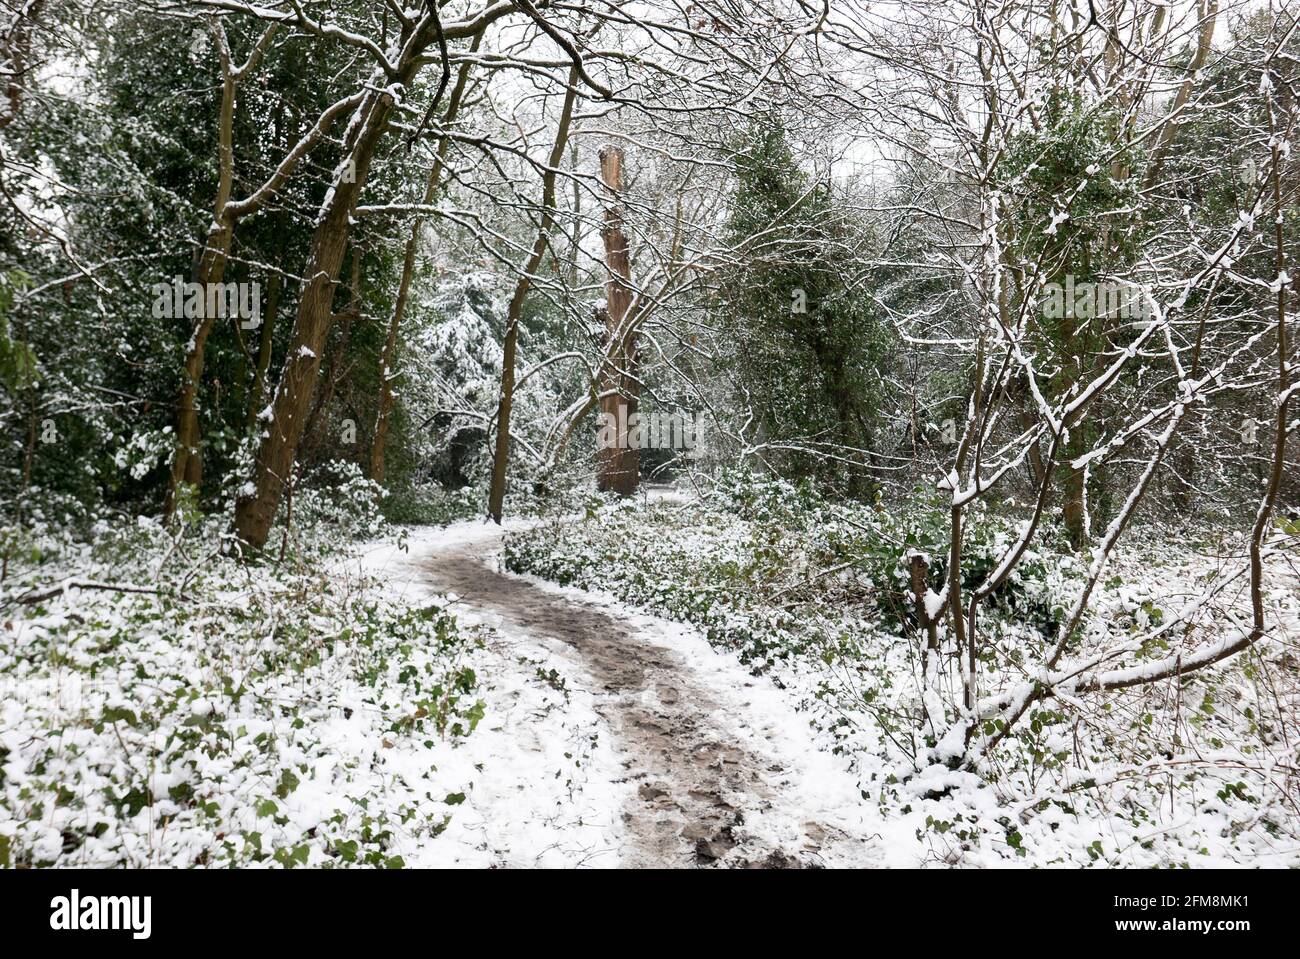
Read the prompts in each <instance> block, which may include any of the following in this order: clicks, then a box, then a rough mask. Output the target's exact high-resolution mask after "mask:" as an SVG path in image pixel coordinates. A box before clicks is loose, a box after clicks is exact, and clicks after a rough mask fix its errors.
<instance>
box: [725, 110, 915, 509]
mask: <svg viewBox="0 0 1300 959" xmlns="http://www.w3.org/2000/svg"><path fill="white" fill-rule="evenodd" d="M735 181H736V187H735V193H734V195H733V198H732V207H731V215H730V220H729V223H728V230H729V234H730V236H731V238H732V240H733V241H734V242H735V243H737V244H738V245H739V246H740V248H741V249H742V250H743V251H744V253H745V256H744V262H743V265H739V266H736V267H733V268H732V269H730V270H728V271H726V272H725V273H724V275H723V277H722V283H721V288H720V291H719V300H718V310H719V313H720V319H721V322H722V325H723V331H724V334H725V335H726V336H727V338H728V340H729V341H730V345H731V352H729V354H728V355H727V357H726V364H727V368H728V370H729V373H730V375H731V377H732V380H733V382H734V386H735V388H736V390H737V392H738V396H737V402H738V403H740V405H741V408H745V407H749V408H750V409H752V411H753V414H754V416H755V420H756V424H757V428H758V429H759V430H760V431H761V432H760V434H759V435H760V436H762V438H764V439H766V440H769V441H787V442H789V443H793V444H797V445H798V446H799V447H801V449H799V450H798V451H791V452H788V453H787V454H785V456H784V457H783V466H782V469H783V472H785V473H786V474H787V475H790V476H792V477H799V476H817V477H818V478H819V479H820V480H821V481H822V482H824V483H826V484H827V485H830V486H832V487H834V488H837V489H839V490H840V491H842V492H848V493H850V494H854V495H860V496H861V495H866V494H867V493H868V491H869V487H870V478H869V474H868V471H867V469H866V466H865V463H864V462H863V460H862V458H861V457H860V456H859V455H858V454H856V453H854V452H852V451H854V450H864V449H870V448H872V446H873V442H874V439H875V435H876V432H877V430H878V428H879V417H878V407H879V405H880V399H881V395H882V387H881V373H880V371H881V368H882V366H883V360H884V357H885V356H886V354H887V352H888V349H889V346H890V342H891V341H890V337H889V336H888V335H887V334H886V326H885V324H883V323H881V322H880V321H879V320H878V318H877V316H876V313H875V310H874V307H873V305H872V303H871V300H870V299H869V298H868V297H867V296H866V295H865V294H864V293H863V292H862V290H861V289H860V287H859V286H858V285H857V282H856V281H860V280H861V279H862V277H861V271H860V269H858V268H857V267H856V266H855V265H854V263H853V261H852V258H851V255H850V253H851V251H852V249H853V248H854V247H855V245H856V244H858V243H860V242H861V238H860V237H855V236H853V235H852V233H851V231H850V230H849V228H848V227H847V226H846V224H845V223H844V221H843V217H842V214H841V212H840V211H839V209H838V208H837V206H836V203H837V201H836V198H835V196H834V194H833V192H832V191H831V189H830V188H829V187H828V186H827V185H825V184H822V183H814V182H811V181H810V179H809V177H808V176H807V174H805V173H804V172H803V170H802V169H800V167H799V164H798V162H797V160H796V159H795V157H794V154H793V152H792V149H791V146H790V143H789V141H788V139H787V136H786V133H785V130H784V128H783V126H782V125H781V123H780V121H779V120H778V119H775V118H769V119H767V120H765V121H763V122H761V123H758V124H756V125H755V126H754V127H753V128H752V129H751V130H750V131H749V134H748V136H747V138H746V139H745V141H744V142H743V143H742V144H741V145H740V148H739V149H738V151H737V154H736V161H735ZM828 456H836V457H837V459H830V458H828ZM846 460H847V461H848V462H847V464H846V462H845V461H846Z"/></svg>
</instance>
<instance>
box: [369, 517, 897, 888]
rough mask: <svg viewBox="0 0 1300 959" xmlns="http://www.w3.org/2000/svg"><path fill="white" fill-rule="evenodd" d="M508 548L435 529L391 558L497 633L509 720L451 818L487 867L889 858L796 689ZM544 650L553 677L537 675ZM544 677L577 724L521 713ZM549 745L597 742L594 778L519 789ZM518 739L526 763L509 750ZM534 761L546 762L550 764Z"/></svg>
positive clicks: (494, 669) (589, 763) (591, 756)
mask: <svg viewBox="0 0 1300 959" xmlns="http://www.w3.org/2000/svg"><path fill="white" fill-rule="evenodd" d="M500 538H501V532H500V530H499V529H497V528H495V527H488V526H485V525H482V524H460V525H458V526H455V527H451V528H450V529H447V530H442V531H433V532H431V533H429V534H424V535H422V536H421V537H420V538H419V539H416V540H414V541H413V542H412V543H411V544H410V550H409V554H405V555H403V554H396V553H389V554H388V555H387V556H386V557H385V560H384V562H385V566H386V568H387V570H388V571H389V572H390V573H392V574H396V575H397V576H398V577H399V578H400V579H401V580H402V581H405V582H408V583H410V584H411V585H412V586H415V585H417V584H418V585H419V586H422V587H424V588H429V589H434V590H437V591H438V592H447V593H450V594H454V596H455V597H456V598H457V604H456V606H455V610H456V613H457V616H458V618H460V619H461V620H462V621H465V622H470V623H476V624H482V625H486V626H490V627H492V629H493V630H494V632H495V634H496V636H497V642H496V644H495V645H494V647H493V653H494V655H493V657H492V661H491V663H490V664H489V665H488V666H487V667H485V668H486V669H487V671H488V673H489V675H488V676H486V677H485V679H487V680H488V681H489V683H490V684H491V685H492V686H493V688H494V689H495V690H496V695H495V696H493V697H489V702H488V714H489V717H492V716H494V715H496V716H504V717H505V718H504V720H503V721H502V722H501V723H500V724H498V725H496V726H493V728H492V735H493V736H496V737H499V739H500V741H499V742H497V743H496V744H495V748H493V750H492V751H493V753H494V757H493V759H492V760H491V761H490V762H488V763H486V764H485V765H484V769H483V772H482V776H481V780H480V782H479V783H478V784H476V789H477V790H478V792H477V794H476V795H475V796H474V797H472V799H471V803H470V807H471V808H470V809H469V810H467V811H466V812H467V813H468V814H469V815H468V817H466V816H464V815H462V814H458V816H457V819H460V820H462V822H461V823H460V825H459V828H460V829H462V830H464V829H468V830H469V833H468V834H466V836H464V837H463V838H462V840H461V841H462V842H469V841H471V840H472V839H474V838H475V837H477V838H478V839H480V840H481V841H482V842H483V843H486V845H487V846H488V847H490V849H491V851H492V856H491V861H492V862H494V863H502V864H520V865H523V864H533V863H541V864H549V865H568V864H586V863H590V864H593V865H606V866H612V865H622V866H693V865H710V864H721V865H725V866H823V865H827V866H831V865H839V866H845V865H872V864H874V863H877V862H878V861H879V860H880V859H881V849H880V843H879V836H880V832H879V826H880V823H879V821H878V820H877V819H876V818H875V817H874V816H873V815H872V807H871V805H870V804H869V803H867V802H864V801H863V800H862V798H861V796H860V794H859V792H858V787H857V784H856V781H855V779H854V777H852V776H851V775H850V774H849V773H848V772H847V771H846V770H844V769H843V768H842V767H843V764H842V762H841V761H840V760H839V759H837V758H836V757H833V756H831V755H829V754H827V753H825V752H822V751H820V750H819V749H818V748H817V745H816V744H815V742H814V740H813V735H812V733H811V731H810V730H809V728H808V723H807V719H806V718H805V717H803V716H801V715H800V714H798V713H796V712H795V711H794V710H793V708H792V707H791V704H790V703H789V701H788V697H787V696H786V695H785V694H783V693H782V692H781V691H779V690H777V689H775V688H774V687H772V686H771V685H770V684H769V683H768V682H767V681H766V680H762V679H755V678H754V677H752V676H750V675H749V674H748V673H747V671H746V670H745V669H744V667H742V666H741V665H740V664H739V663H738V662H737V661H736V660H735V658H734V657H731V656H727V655H724V654H720V653H718V652H716V651H714V650H713V649H712V648H711V647H709V645H708V643H707V642H706V641H705V640H704V639H703V638H702V637H700V636H699V635H698V634H696V633H694V632H693V631H691V630H689V629H687V628H684V627H682V626H680V625H678V624H674V623H669V622H665V621H662V620H658V619H655V618H653V617H649V616H644V615H640V614H637V613H636V612H634V611H633V610H630V609H628V608H626V607H622V606H620V605H618V604H617V603H614V602H613V601H612V600H608V599H606V598H602V597H597V596H594V595H593V594H590V593H584V592H581V591H578V590H574V589H564V588H561V587H557V586H554V585H551V584H546V583H542V582H539V581H534V580H532V579H530V578H526V577H520V576H514V575H508V574H504V573H501V572H499V571H498V568H497V564H496V561H495V558H494V554H495V552H496V550H497V549H498V548H499V546H500ZM399 557H400V559H399ZM371 565H372V567H373V565H374V564H373V562H372V563H371ZM539 657H540V658H542V659H544V660H545V661H546V662H550V663H558V667H557V666H555V665H551V666H545V663H544V664H543V666H538V665H537V663H538V662H539ZM549 668H555V669H556V672H557V674H559V676H560V677H561V679H562V682H563V684H564V687H565V690H564V691H565V705H564V708H563V710H562V711H561V712H563V713H566V714H567V715H563V716H561V715H557V714H556V712H557V711H556V710H553V709H552V708H550V706H548V708H547V709H546V710H545V711H544V714H539V711H538V710H536V709H528V708H523V709H520V708H512V704H513V705H514V706H515V707H517V706H518V704H519V702H520V701H521V700H522V699H526V698H527V696H528V695H529V693H528V692H527V690H526V687H527V686H528V685H529V682H530V681H531V683H532V685H533V686H536V679H537V677H538V676H539V675H542V674H544V673H546V672H547V669H549ZM512 673H513V675H512ZM533 695H535V692H534V693H533ZM493 699H495V700H496V701H495V702H494V701H493ZM551 705H552V706H553V705H554V704H551ZM488 725H490V726H491V725H492V723H491V721H489V723H488ZM584 726H587V727H590V728H589V729H586V730H583V727H584ZM577 730H582V731H581V732H575V731H577ZM479 736H480V734H479V733H476V734H475V736H474V737H471V744H470V745H469V746H468V748H470V749H471V750H472V749H473V748H474V746H473V745H472V744H473V740H474V739H477V738H478V737H479ZM556 739H561V740H567V741H568V742H569V743H571V742H572V741H573V740H574V739H582V740H584V741H586V743H587V744H588V746H589V747H590V748H589V752H588V755H586V756H585V757H584V763H583V767H584V768H583V778H582V779H581V780H580V781H578V780H575V779H574V778H573V777H560V776H559V774H558V773H557V774H556V775H554V776H547V775H534V776H532V778H531V779H530V780H528V781H524V780H523V779H522V778H521V770H524V769H532V768H536V766H537V757H538V756H539V755H540V756H542V757H545V756H547V754H548V753H553V752H554V750H555V748H557V745H562V744H557V743H556V742H554V740H556ZM520 744H528V745H527V746H526V747H524V748H526V749H527V750H528V751H529V752H530V753H532V754H533V756H532V757H531V758H530V757H524V756H511V755H510V750H511V749H519V748H521V746H520ZM480 745H482V744H481V743H480ZM563 755H564V757H565V758H568V757H570V756H571V753H570V752H569V751H568V750H567V748H566V750H565V752H564V753H563ZM551 758H553V757H551ZM540 765H541V767H542V768H547V769H549V766H548V765H547V760H546V759H542V760H541V762H540ZM537 771H538V772H540V769H538V770H537ZM524 775H527V774H524ZM494 777H504V780H501V779H496V780H494ZM560 778H564V779H565V781H564V783H563V784H562V786H561V785H560V784H559V782H558V781H559V779H560ZM515 780H518V781H515ZM557 790H559V791H560V794H559V795H552V794H554V793H556V791H557ZM521 807H522V808H521ZM557 810H558V812H557ZM575 810H581V812H580V814H575V812H574V811H575ZM467 818H468V819H469V820H470V822H469V823H468V824H467V823H466V822H465V821H464V820H465V819H467ZM455 829H456V827H453V831H455ZM445 838H451V837H444V839H445ZM473 859H474V857H473V856H470V857H468V858H460V857H457V858H456V859H455V861H456V862H472V861H473Z"/></svg>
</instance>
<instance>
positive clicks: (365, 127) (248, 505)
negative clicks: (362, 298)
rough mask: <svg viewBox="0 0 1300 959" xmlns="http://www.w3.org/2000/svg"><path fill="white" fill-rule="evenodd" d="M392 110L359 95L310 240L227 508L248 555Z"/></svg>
mask: <svg viewBox="0 0 1300 959" xmlns="http://www.w3.org/2000/svg"><path fill="white" fill-rule="evenodd" d="M417 69H418V66H417V65H416V64H415V63H412V64H409V65H408V66H407V67H406V70H405V76H404V77H403V80H404V83H405V84H409V83H410V81H411V80H412V79H413V78H414V76H415V73H416V71H417ZM393 105H394V101H393V97H392V95H391V94H390V93H388V91H387V90H374V89H372V90H370V91H369V92H368V93H367V94H366V97H365V100H364V101H363V102H362V105H361V106H360V107H359V108H358V113H359V120H358V121H357V123H356V126H355V130H356V131H357V132H356V133H355V136H354V139H353V140H352V142H351V143H349V144H348V147H349V149H348V151H347V155H348V156H349V157H350V159H351V160H352V161H353V164H354V166H353V169H355V173H356V175H355V176H353V177H345V176H343V175H342V170H343V165H340V167H339V172H338V174H337V175H336V177H335V181H334V183H333V185H332V187H331V190H330V193H329V195H328V197H327V199H326V202H325V206H324V208H323V209H322V210H321V215H320V218H319V221H318V225H317V227H316V232H315V234H314V235H313V236H312V245H311V254H310V256H309V258H308V261H307V269H306V271H305V275H306V277H307V281H306V284H305V285H304V287H303V290H302V296H301V299H300V300H299V304H298V315H297V317H296V318H295V319H294V327H293V335H292V337H291V338H290V341H289V349H288V352H287V354H286V355H285V360H284V368H283V370H282V372H281V374H280V384H279V386H278V388H277V389H276V392H275V398H274V399H273V400H272V404H271V422H270V423H268V424H267V428H266V432H265V434H264V436H263V439H262V443H261V446H260V448H259V449H258V452H257V458H256V462H255V464H254V467H253V477H252V481H251V486H252V489H251V491H250V492H249V493H248V494H247V495H244V496H242V497H240V499H239V501H238V502H237V503H236V504H235V532H236V534H237V535H238V536H239V538H240V539H241V540H242V541H243V542H244V543H246V544H247V545H249V546H251V547H253V548H254V549H261V548H262V547H263V546H264V545H266V538H267V536H268V535H269V533H270V531H271V523H272V522H273V521H274V519H275V511H276V509H277V508H278V507H279V505H280V497H281V496H282V495H283V492H284V486H285V484H286V483H287V482H288V479H289V470H290V469H291V468H292V466H293V463H294V460H295V458H296V456H297V453H298V444H299V443H300V442H301V440H302V435H303V427H304V425H305V423H306V419H307V413H308V411H309V410H310V408H311V401H312V397H313V395H314V394H315V390H316V377H317V374H318V373H319V372H320V356H321V351H322V350H323V349H324V347H325V337H326V335H327V334H328V333H329V329H330V323H331V321H332V319H333V316H334V312H333V308H334V285H335V283H336V281H337V280H338V275H339V268H340V266H341V265H342V263H343V253H344V250H345V249H346V247H347V243H348V238H349V236H350V235H351V228H352V213H353V210H354V209H355V208H356V203H357V197H358V195H359V194H360V192H361V189H362V187H364V186H365V182H366V177H367V175H368V174H369V172H370V161H371V159H372V158H373V156H374V151H375V146H376V145H377V144H378V143H379V140H380V139H381V138H382V137H383V135H384V133H385V131H386V130H387V128H388V118H389V115H390V113H391V112H392V109H393Z"/></svg>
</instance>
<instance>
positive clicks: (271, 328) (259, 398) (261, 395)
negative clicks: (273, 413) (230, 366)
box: [247, 273, 283, 430]
mask: <svg viewBox="0 0 1300 959" xmlns="http://www.w3.org/2000/svg"><path fill="white" fill-rule="evenodd" d="M282 282H283V281H282V278H281V276H280V274H279V273H272V274H271V279H270V281H269V283H268V287H267V291H266V313H265V318H264V319H263V320H262V329H261V340H260V341H259V343H258V347H257V368H256V369H255V370H254V371H253V386H252V389H251V390H250V392H249V397H248V421H247V422H248V426H247V428H248V429H250V430H251V429H252V428H253V426H254V424H256V423H257V415H258V414H259V413H261V412H262V404H263V403H264V402H265V401H266V371H267V370H269V369H270V368H271V349H272V347H273V346H274V345H275V317H276V314H277V313H279V312H280V286H281V284H282Z"/></svg>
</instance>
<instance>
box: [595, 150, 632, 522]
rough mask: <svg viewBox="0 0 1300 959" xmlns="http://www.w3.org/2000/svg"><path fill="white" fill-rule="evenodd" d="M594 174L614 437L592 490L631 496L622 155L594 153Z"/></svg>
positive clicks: (603, 389)
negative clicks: (606, 196) (602, 197)
mask: <svg viewBox="0 0 1300 959" xmlns="http://www.w3.org/2000/svg"><path fill="white" fill-rule="evenodd" d="M600 176H601V180H603V181H604V184H605V186H606V188H607V189H608V190H609V191H610V193H611V194H612V197H613V201H612V202H611V203H610V205H609V207H608V209H606V211H605V226H604V228H603V229H602V230H601V231H600V238H601V240H602V242H603V243H604V245H605V266H606V268H607V269H608V270H609V280H608V281H607V283H606V284H605V299H606V303H607V306H606V310H605V322H606V340H605V342H606V363H605V366H604V371H603V377H602V383H601V385H600V393H601V400H600V411H601V413H602V414H603V418H604V420H605V422H606V423H608V424H611V425H613V426H614V428H615V430H616V439H615V442H614V445H613V446H612V447H611V446H607V445H606V446H603V448H599V449H597V451H596V457H597V463H596V468H597V473H596V488H597V489H598V490H601V491H605V490H612V491H613V492H615V493H618V494H619V495H621V496H630V495H631V494H633V493H635V492H636V487H637V483H638V481H639V480H640V478H641V451H640V450H639V449H634V448H633V444H632V443H630V442H629V437H628V424H629V423H630V422H631V419H632V417H633V416H634V415H636V412H637V400H638V394H639V393H640V384H639V383H638V381H637V355H636V334H635V333H634V332H632V330H631V329H629V328H628V310H629V308H630V307H631V305H632V264H631V258H630V256H629V254H628V247H627V234H626V233H625V232H624V231H623V208H622V206H621V205H620V203H619V194H620V193H621V192H622V190H623V151H622V150H620V149H619V148H618V147H613V146H610V147H606V148H605V149H603V150H601V151H600Z"/></svg>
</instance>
